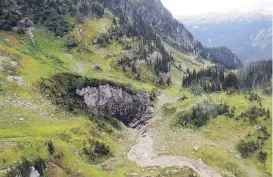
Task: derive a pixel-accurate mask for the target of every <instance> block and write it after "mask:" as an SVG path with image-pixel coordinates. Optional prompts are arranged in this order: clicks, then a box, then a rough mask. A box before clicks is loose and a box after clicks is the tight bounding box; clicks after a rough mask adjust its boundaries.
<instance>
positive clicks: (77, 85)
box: [0, 0, 272, 177]
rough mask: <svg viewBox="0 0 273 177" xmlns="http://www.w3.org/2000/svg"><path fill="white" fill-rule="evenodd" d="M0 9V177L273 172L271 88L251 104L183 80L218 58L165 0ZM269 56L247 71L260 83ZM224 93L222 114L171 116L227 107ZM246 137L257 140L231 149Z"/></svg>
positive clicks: (49, 1) (7, 4)
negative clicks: (196, 90) (196, 91)
mask: <svg viewBox="0 0 273 177" xmlns="http://www.w3.org/2000/svg"><path fill="white" fill-rule="evenodd" d="M147 7H149V8H147ZM0 12H1V13H0V16H1V19H0V24H1V26H0V27H1V31H0V176H1V177H2V176H3V177H4V176H5V177H6V176H9V177H14V176H16V175H18V176H20V175H21V176H23V177H24V176H35V175H37V174H38V173H39V174H40V175H42V176H45V177H47V176H48V177H55V176H60V177H67V176H72V177H74V176H75V177H76V176H78V177H90V176H94V177H106V176H107V177H108V176H113V177H132V176H137V177H143V176H154V177H161V176H167V177H189V176H198V174H200V175H201V176H202V177H203V176H204V177H207V174H211V175H212V176H217V177H218V176H221V175H223V176H225V175H228V176H236V175H237V176H242V177H247V176H248V172H249V170H250V169H251V172H253V174H254V173H257V174H259V175H258V176H261V177H264V176H270V175H271V169H272V168H271V164H272V163H271V154H272V152H271V150H272V148H271V140H270V137H271V133H272V131H271V128H270V125H271V124H270V123H271V120H272V119H271V116H270V112H271V106H270V104H271V96H270V95H269V94H268V93H269V92H268V90H267V92H265V93H264V92H262V90H257V93H256V94H251V101H250V100H249V99H248V97H249V93H247V92H245V93H244V92H243V90H236V88H234V90H230V91H229V90H228V92H227V93H225V92H224V90H221V89H220V90H219V91H218V92H213V93H207V92H202V93H201V94H202V95H201V96H198V95H194V92H192V89H191V88H190V89H189V88H187V87H188V86H185V87H181V84H182V79H183V78H185V77H188V78H189V80H191V79H195V77H196V76H200V73H203V72H204V71H207V69H208V67H210V68H211V67H214V66H215V65H216V64H215V63H212V62H210V61H207V60H204V58H203V57H202V56H201V55H200V54H201V52H202V50H204V48H203V47H202V46H201V45H200V44H198V42H196V41H195V40H194V39H192V37H190V36H191V35H190V33H189V32H187V30H186V29H185V28H184V27H183V25H181V24H178V23H177V21H176V20H174V19H173V18H172V16H171V14H170V13H169V12H168V11H166V10H165V9H164V8H163V6H162V4H161V3H160V1H156V0H154V1H148V0H137V1H131V0H130V1H128V0H127V1H123V0H121V1H118V0H83V1H76V0H31V1H26V0H12V1H7V0H5V1H1V4H0ZM137 12H141V14H142V15H140V16H139V15H136V13H137ZM168 21H170V24H168ZM153 22H154V23H153ZM157 22H158V23H157ZM3 24H4V26H3ZM175 28H178V29H179V31H176V30H175ZM174 42H175V43H176V44H177V45H176V44H175V45H174V44H173V43H174ZM198 49H199V51H198ZM209 50H213V51H214V53H216V54H217V56H212V57H211V56H205V55H204V57H207V58H208V59H209V60H213V59H214V61H216V62H219V60H217V58H216V57H219V56H220V57H222V55H221V54H219V52H218V50H217V49H216V50H214V49H209ZM214 53H212V54H214ZM230 53H231V52H230V51H229V50H227V52H224V54H225V55H226V56H229V54H230ZM212 54H211V55H212ZM232 57H234V56H233V55H231V58H232ZM222 59H223V57H222ZM222 59H221V60H222ZM231 62H233V63H234V62H235V61H234V60H231ZM265 65H266V64H264V63H262V64H260V65H259V67H256V65H253V67H252V66H251V67H249V69H246V72H242V75H243V76H246V75H251V76H255V78H256V79H255V82H256V81H257V80H261V78H263V77H264V72H260V70H261V68H266V70H268V69H269V68H268V67H265ZM233 66H234V65H232V67H233ZM234 67H238V65H236V66H234ZM210 71H211V70H210V69H208V73H209V74H207V75H206V76H205V79H204V82H203V80H202V83H205V84H206V85H208V86H214V85H213V83H215V82H217V81H218V80H216V79H218V78H219V75H218V72H210ZM224 72H225V73H224ZM237 72H238V71H237V70H236V73H237ZM190 73H192V74H190ZM194 73H195V74H194ZM197 73H198V74H197ZM219 73H220V72H219ZM223 73H224V74H223ZM238 73H239V72H238ZM221 75H224V76H225V77H224V81H225V82H226V83H228V84H229V85H228V86H230V85H231V86H232V84H233V81H234V80H235V78H236V77H237V75H235V74H234V73H233V70H228V69H224V70H223V72H222V73H221ZM234 75H235V76H234ZM192 76H193V77H192ZM202 76H203V75H202ZM231 76H232V77H231ZM233 76H234V77H233ZM256 76H257V77H256ZM251 78H252V77H246V79H243V80H244V81H246V82H247V83H248V84H250V83H252V81H253V80H251ZM269 78H271V75H270V74H269V73H267V76H266V79H263V80H261V82H258V84H259V85H263V84H264V82H266V84H269V83H268V82H269V81H268V80H270V79H269ZM183 81H184V80H183ZM219 81H220V79H219ZM221 82H222V80H221ZM194 84H198V83H193V85H190V86H189V87H193V88H199V86H198V85H194ZM254 85H255V84H254ZM251 89H252V88H251ZM253 89H256V87H254V88H253ZM262 89H263V88H262ZM253 91H255V92H256V90H253ZM233 92H236V93H233ZM228 94H229V95H228ZM159 95H160V96H159ZM257 95H258V96H260V97H261V99H260V100H259V101H258V96H257ZM252 97H253V98H252ZM221 98H223V101H224V102H227V104H228V105H229V106H230V109H229V108H228V110H227V108H226V107H224V108H225V109H224V111H226V112H227V113H228V114H227V115H224V114H221V115H218V112H216V114H215V117H213V118H212V117H208V116H203V117H202V114H201V113H200V115H198V116H197V119H198V120H193V121H195V122H198V121H200V122H202V121H203V118H204V117H205V118H207V119H206V120H205V121H206V123H207V124H206V125H204V127H200V128H196V127H191V126H190V123H191V122H193V121H192V120H191V119H192V117H189V120H187V121H188V122H189V126H188V127H186V126H182V125H180V124H179V125H180V126H179V125H177V121H176V120H177V119H179V120H180V119H182V118H183V117H184V116H183V114H184V113H187V112H186V111H188V110H192V109H194V108H193V106H195V107H198V105H200V104H202V102H203V100H205V99H208V100H210V101H211V100H213V101H215V104H214V103H212V102H211V103H210V104H211V105H212V106H211V107H212V108H214V107H215V105H217V106H218V107H219V108H222V107H223V106H222V105H224V104H223V103H222V102H221ZM205 103H208V102H205ZM216 103H217V104H216ZM210 104H207V105H210ZM202 105H203V104H202ZM249 105H251V106H255V108H250V107H249ZM233 106H234V107H235V106H236V111H235V110H233V108H232V107H233ZM258 106H259V109H258ZM201 107H202V108H203V106H201ZM219 108H218V109H219ZM234 109H235V108H234ZM197 110H199V109H197ZM181 111H182V112H181ZM232 111H233V112H232ZM219 112H220V111H219ZM221 112H222V111H221ZM232 113H233V116H232ZM199 116H200V117H199ZM209 116H210V115H209ZM237 119H239V120H237ZM248 120H253V122H251V123H249V122H248ZM218 121H219V122H220V123H219V122H218ZM255 121H256V122H255ZM179 122H180V123H181V122H182V121H181V120H180V121H179ZM202 125H203V124H202ZM222 127H224V128H223V129H221V128H222ZM257 127H258V128H257ZM259 127H261V128H259ZM219 130H221V131H220V134H218V132H219ZM234 131H236V133H235V134H234V133H233V132H234ZM185 132H186V133H185ZM147 134H148V135H149V136H146V135H147ZM150 135H151V136H150ZM172 135H174V136H172ZM238 135H241V136H238ZM229 136H230V137H229ZM234 137H236V138H234ZM258 137H259V138H258ZM198 138H199V139H198ZM199 140H201V141H199ZM241 140H247V142H246V143H248V142H250V143H251V141H253V143H254V145H255V147H257V146H259V147H260V149H255V151H253V152H252V151H251V152H250V154H251V155H253V156H252V157H248V158H245V157H244V158H237V157H240V156H239V155H238V154H239V153H241V151H239V150H237V149H236V148H235V147H237V145H238V144H239V143H240V141H241ZM147 141H148V144H145V142H147ZM254 141H255V142H254ZM143 142H144V143H143ZM211 142H214V143H215V144H214V145H213V146H212V145H211V144H210V143H211ZM180 143H181V144H180ZM196 143H200V146H202V147H200V148H199V147H196ZM257 144H258V145H257ZM198 145H199V144H198ZM244 145H245V144H244V143H243V146H244ZM136 147H140V149H138V148H136ZM229 148H232V149H231V150H232V152H230V151H229ZM244 150H245V149H244V148H243V152H244ZM248 150H249V149H247V148H246V151H247V153H248ZM260 154H261V158H260ZM173 159H174V160H175V161H174V162H172V163H168V162H169V161H172V160H173ZM199 159H201V160H199ZM142 160H145V164H139V162H141V161H142ZM146 162H147V163H146ZM183 167H187V168H183ZM250 167H251V168H250Z"/></svg>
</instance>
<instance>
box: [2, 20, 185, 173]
mask: <svg viewBox="0 0 273 177" xmlns="http://www.w3.org/2000/svg"><path fill="white" fill-rule="evenodd" d="M111 23H112V20H111V19H108V18H102V19H86V20H85V21H84V23H83V24H80V25H78V26H76V27H75V28H74V30H72V31H71V32H70V33H69V34H67V35H66V36H64V37H62V38H58V37H55V36H54V35H53V34H52V33H50V32H48V31H47V30H46V29H44V28H43V27H42V26H36V27H35V29H33V30H31V31H32V33H33V35H34V41H35V43H33V42H32V41H31V40H30V39H29V36H28V35H27V34H24V35H19V34H17V33H15V32H4V31H1V32H0V55H1V56H0V68H1V69H0V79H1V80H0V81H1V82H0V83H1V91H0V97H1V102H0V121H1V124H0V127H1V128H0V135H1V137H0V157H1V158H0V170H2V171H0V175H2V176H3V175H5V173H6V169H8V168H9V167H10V166H12V165H14V164H16V163H17V162H18V160H20V158H21V157H26V158H28V159H30V160H33V159H34V158H35V157H38V156H39V157H42V158H44V159H48V165H49V166H51V169H50V170H51V171H50V172H49V173H50V175H53V176H54V174H51V173H57V174H58V176H66V175H67V174H68V173H69V174H70V175H72V176H77V175H79V176H81V175H84V176H108V175H109V173H111V174H112V175H113V176H123V175H124V174H125V173H130V172H131V173H133V172H138V173H140V174H142V173H143V174H145V171H144V172H143V171H142V170H141V169H139V168H138V167H137V166H136V165H135V164H134V163H132V162H130V161H129V160H127V158H126V152H127V151H128V150H129V149H130V147H131V145H132V144H133V143H134V142H133V141H132V138H130V136H127V135H128V134H130V130H129V129H128V128H126V127H125V126H122V129H121V130H118V129H115V128H113V127H112V126H111V125H110V124H109V123H107V122H106V121H104V120H102V119H100V118H96V117H90V116H87V115H74V114H72V113H70V112H66V111H63V110H62V109H60V108H59V107H58V106H57V105H54V104H52V103H51V102H50V100H49V98H47V95H43V94H42V93H41V92H40V91H39V87H38V83H39V82H40V81H41V78H47V77H50V76H52V75H54V74H56V73H61V72H70V73H75V74H79V75H82V76H87V77H90V78H98V79H100V78H101V79H107V80H113V81H115V82H120V83H123V84H131V85H132V87H133V88H135V89H137V90H145V91H151V90H152V89H153V88H155V85H154V84H153V83H150V82H141V81H138V80H136V79H134V78H131V77H130V76H129V77H128V76H127V74H126V73H124V72H123V71H122V69H121V68H119V67H117V64H116V62H117V59H119V57H121V56H122V53H123V52H122V51H123V49H122V45H121V44H120V43H118V42H113V43H112V44H109V45H106V46H95V45H91V44H90V43H91V41H92V40H93V39H94V38H95V37H98V36H99V35H101V34H104V33H105V31H106V29H107V28H109V27H110V25H111ZM78 29H81V32H80V33H78ZM71 36H72V37H74V39H75V40H76V41H78V42H79V45H78V46H77V47H76V48H73V49H72V50H67V49H66V47H65V45H66V43H67V40H68V38H69V37H71ZM124 40H128V42H130V39H126V38H124ZM177 58H178V57H176V56H175V59H176V60H177ZM180 62H183V59H182V60H181V61H180ZM186 62H187V61H186V60H185V63H186ZM98 68H99V69H98ZM145 68H146V66H145V65H144V66H143V71H144V73H143V75H144V76H145V73H150V71H149V70H148V69H145ZM150 75H151V76H153V73H150ZM128 132H129V133H128ZM90 138H94V139H96V140H98V141H101V142H104V143H105V144H106V145H108V146H109V147H110V150H111V154H112V155H111V157H110V158H108V160H106V161H104V160H103V161H104V162H103V163H102V164H97V162H90V161H89V160H88V158H87V157H86V155H85V154H84V153H83V151H82V149H83V147H84V144H85V143H87V142H88V141H89V139H90ZM49 140H51V141H52V142H53V145H54V147H55V151H56V152H55V157H54V155H50V154H49V152H48V149H47V145H46V142H47V141H49ZM56 154H63V157H59V156H56ZM99 162H101V161H99ZM51 163H54V164H55V165H57V166H55V165H53V164H51ZM159 173H160V171H155V172H154V174H159ZM152 174H153V173H152Z"/></svg>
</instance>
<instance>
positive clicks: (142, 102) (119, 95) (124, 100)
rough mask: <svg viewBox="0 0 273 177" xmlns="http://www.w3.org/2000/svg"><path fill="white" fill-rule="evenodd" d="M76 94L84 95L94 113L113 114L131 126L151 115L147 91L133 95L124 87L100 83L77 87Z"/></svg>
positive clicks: (88, 106)
mask: <svg viewBox="0 0 273 177" xmlns="http://www.w3.org/2000/svg"><path fill="white" fill-rule="evenodd" d="M76 94H77V95H78V96H80V97H82V99H83V101H84V103H85V104H86V106H87V108H88V110H89V111H90V112H92V113H93V114H95V115H105V114H111V115H113V116H114V117H116V118H117V119H119V120H120V121H122V122H123V123H124V124H125V125H127V126H129V127H136V126H138V125H139V124H142V123H143V122H145V121H147V119H149V118H150V117H151V110H150V98H149V95H148V94H147V93H137V94H134V95H132V94H130V93H128V92H126V91H124V90H123V89H122V88H113V87H111V86H109V85H100V86H99V87H89V86H88V87H84V88H81V89H77V90H76Z"/></svg>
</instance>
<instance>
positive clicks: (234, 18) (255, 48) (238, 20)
mask: <svg viewBox="0 0 273 177" xmlns="http://www.w3.org/2000/svg"><path fill="white" fill-rule="evenodd" d="M179 19H180V21H181V22H183V23H184V24H185V25H186V27H187V28H188V29H189V30H190V31H191V32H192V34H193V35H194V36H195V37H196V39H197V40H200V41H201V42H202V43H203V44H204V46H207V47H217V46H226V47H228V48H230V49H231V50H232V51H233V52H234V53H235V54H236V55H238V56H239V57H240V58H241V60H242V61H243V63H244V64H247V63H250V62H252V61H257V60H265V59H266V60H267V59H270V58H271V57H272V40H271V39H272V15H271V12H268V11H266V10H260V11H253V12H248V13H232V14H225V13H219V14H217V13H216V14H204V15H202V16H196V17H179Z"/></svg>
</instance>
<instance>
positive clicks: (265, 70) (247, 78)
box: [237, 60, 272, 88]
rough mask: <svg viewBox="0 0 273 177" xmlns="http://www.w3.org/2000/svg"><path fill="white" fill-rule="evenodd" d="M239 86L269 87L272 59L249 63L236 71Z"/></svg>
mask: <svg viewBox="0 0 273 177" xmlns="http://www.w3.org/2000/svg"><path fill="white" fill-rule="evenodd" d="M237 76H238V84H239V87H240V88H255V87H262V88H266V87H270V88H271V79H272V60H270V61H259V62H255V63H250V64H249V65H248V66H247V67H246V68H243V69H240V70H239V72H238V73H237Z"/></svg>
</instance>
